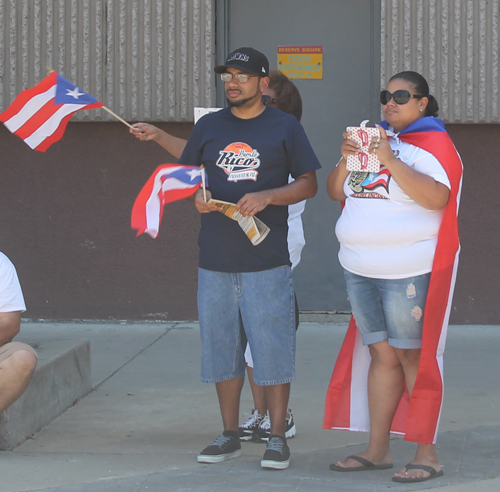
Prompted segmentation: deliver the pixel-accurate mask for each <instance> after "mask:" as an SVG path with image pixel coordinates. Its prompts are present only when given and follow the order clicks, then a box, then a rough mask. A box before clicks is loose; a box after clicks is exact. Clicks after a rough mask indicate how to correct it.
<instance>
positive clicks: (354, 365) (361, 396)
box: [323, 117, 463, 444]
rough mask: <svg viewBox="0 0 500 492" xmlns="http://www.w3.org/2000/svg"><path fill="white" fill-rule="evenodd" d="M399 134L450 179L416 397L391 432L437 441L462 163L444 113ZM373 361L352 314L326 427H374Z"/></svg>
mask: <svg viewBox="0 0 500 492" xmlns="http://www.w3.org/2000/svg"><path fill="white" fill-rule="evenodd" d="M381 126H382V127H384V128H385V129H387V127H388V125H387V122H385V121H384V122H382V123H381ZM399 138H400V139H401V140H403V141H405V142H408V143H410V144H412V145H415V146H417V147H420V148H422V149H424V150H426V151H427V152H430V153H431V154H433V155H434V156H435V157H436V159H437V160H438V161H439V162H440V163H441V165H442V166H443V168H444V169H445V171H446V173H447V175H448V179H449V180H450V184H451V191H450V198H449V201H448V204H447V205H446V207H445V209H444V212H443V220H442V222H441V227H440V229H439V233H438V243H437V247H436V253H435V257H434V263H433V266H432V273H431V280H430V284H429V291H428V294H427V301H426V306H425V317H424V325H423V333H422V352H421V358H420V366H419V369H418V373H417V379H416V382H415V386H414V388H413V392H412V396H411V398H410V396H409V394H408V392H407V391H405V394H404V395H403V397H402V398H401V401H400V403H399V406H398V409H397V411H396V415H395V417H394V420H393V423H392V428H391V432H393V433H395V434H401V435H404V436H405V437H404V438H405V440H407V441H413V442H418V443H424V444H430V443H435V442H436V437H437V432H438V425H439V418H440V415H441V408H442V403H443V353H444V348H445V341H446V333H447V329H448V321H449V317H450V310H451V305H452V304H451V301H452V297H453V290H454V287H455V279H456V274H457V268H458V256H459V252H460V243H459V238H458V221H457V214H458V205H459V201H460V193H461V188H462V170H463V166H462V161H461V159H460V156H459V155H458V153H457V151H456V149H455V146H454V145H453V142H452V141H451V139H450V137H449V136H448V133H447V132H446V130H445V128H444V123H443V122H442V121H441V120H440V119H439V118H434V117H424V118H421V119H419V120H417V121H416V122H414V123H412V124H411V125H409V126H408V127H407V128H406V129H405V130H403V131H401V132H400V133H399ZM369 366H370V354H369V351H368V347H367V346H364V345H363V344H362V341H361V334H360V333H359V331H358V329H357V327H356V321H355V320H354V318H352V319H351V322H350V324H349V327H348V329H347V333H346V336H345V339H344V343H343V345H342V347H341V349H340V353H339V355H338V358H337V362H336V363H335V367H334V369H333V374H332V377H331V380H330V385H329V387H328V391H327V395H326V407H325V417H324V423H323V426H324V428H325V429H340V430H353V431H365V432H368V431H369V430H370V421H369V411H368V395H367V379H368V368H369Z"/></svg>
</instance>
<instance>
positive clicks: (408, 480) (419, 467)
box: [392, 463, 444, 483]
mask: <svg viewBox="0 0 500 492" xmlns="http://www.w3.org/2000/svg"><path fill="white" fill-rule="evenodd" d="M405 468H406V471H408V470H424V471H426V472H427V473H429V476H428V477H408V478H405V477H392V481H393V482H399V483H415V482H425V481H426V480H432V479H433V478H438V477H442V476H443V475H444V473H443V470H439V471H436V469H435V468H432V466H427V465H412V464H411V463H408V464H407V465H406V466H405Z"/></svg>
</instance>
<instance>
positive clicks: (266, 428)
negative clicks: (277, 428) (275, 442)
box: [254, 409, 297, 442]
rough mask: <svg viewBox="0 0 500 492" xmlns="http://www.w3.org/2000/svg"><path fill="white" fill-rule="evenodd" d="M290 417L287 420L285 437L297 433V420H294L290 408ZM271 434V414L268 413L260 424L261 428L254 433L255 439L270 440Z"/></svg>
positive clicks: (258, 440)
mask: <svg viewBox="0 0 500 492" xmlns="http://www.w3.org/2000/svg"><path fill="white" fill-rule="evenodd" d="M288 415H289V416H288V417H287V418H286V420H285V437H286V438H287V439H291V438H292V437H295V434H297V429H296V427H295V422H294V421H293V415H292V411H291V410H290V409H288ZM270 434H271V420H270V419H269V415H266V416H265V417H264V419H263V420H262V422H261V423H260V425H259V428H258V429H257V431H256V432H255V434H254V441H257V442H263V441H268V440H269V436H270Z"/></svg>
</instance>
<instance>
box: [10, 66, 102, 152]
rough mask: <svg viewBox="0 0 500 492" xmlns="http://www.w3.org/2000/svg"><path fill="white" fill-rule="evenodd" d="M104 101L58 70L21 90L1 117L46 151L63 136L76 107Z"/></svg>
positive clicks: (27, 140) (21, 134)
mask: <svg viewBox="0 0 500 492" xmlns="http://www.w3.org/2000/svg"><path fill="white" fill-rule="evenodd" d="M100 107H103V104H102V103H101V102H99V101H98V100H97V99H95V98H93V97H92V96H91V95H89V94H87V93H85V92H83V91H81V90H80V89H79V88H78V87H76V86H75V85H74V84H72V83H71V82H69V81H68V80H66V79H65V78H64V77H62V76H61V75H59V74H58V73H57V72H51V73H50V74H49V75H48V76H47V77H45V78H44V79H43V80H42V81H41V82H40V83H39V84H38V85H36V86H35V87H32V88H31V89H26V90H24V91H22V92H21V93H20V94H19V95H18V96H17V97H16V99H15V100H14V102H13V103H12V104H11V105H10V106H9V107H8V108H7V109H6V110H5V111H4V112H3V113H1V114H0V121H2V122H3V124H4V125H5V126H6V127H7V128H8V129H9V130H10V131H11V132H12V133H14V135H17V136H18V137H20V138H22V139H23V140H24V141H25V142H26V144H27V145H29V146H30V147H31V148H32V149H33V150H38V151H40V152H45V151H46V150H47V149H48V148H49V147H50V146H51V145H52V144H53V143H54V142H57V141H58V140H60V139H61V138H62V136H63V134H64V130H66V126H67V124H68V121H69V120H70V118H71V117H72V116H73V114H74V113H75V112H76V111H79V110H81V109H91V108H100Z"/></svg>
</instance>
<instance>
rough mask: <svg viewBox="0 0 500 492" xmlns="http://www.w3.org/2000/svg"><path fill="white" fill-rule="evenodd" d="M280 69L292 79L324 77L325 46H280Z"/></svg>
mask: <svg viewBox="0 0 500 492" xmlns="http://www.w3.org/2000/svg"><path fill="white" fill-rule="evenodd" d="M278 70H280V71H281V72H283V73H284V74H285V75H286V76H287V77H289V78H290V79H322V78H323V46H278Z"/></svg>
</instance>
